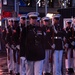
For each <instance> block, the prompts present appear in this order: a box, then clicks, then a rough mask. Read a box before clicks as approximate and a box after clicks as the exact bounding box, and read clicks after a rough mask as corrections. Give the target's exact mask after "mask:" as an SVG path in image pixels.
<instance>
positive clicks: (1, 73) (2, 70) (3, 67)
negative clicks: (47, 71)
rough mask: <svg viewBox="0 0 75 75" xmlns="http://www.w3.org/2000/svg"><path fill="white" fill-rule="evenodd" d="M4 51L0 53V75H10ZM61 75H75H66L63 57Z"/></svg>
mask: <svg viewBox="0 0 75 75" xmlns="http://www.w3.org/2000/svg"><path fill="white" fill-rule="evenodd" d="M6 59H7V58H6V51H3V52H2V51H0V75H10V74H9V73H8V69H7V60H6ZM63 75H75V74H66V72H65V65H64V57H63Z"/></svg>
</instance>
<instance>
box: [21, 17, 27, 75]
mask: <svg viewBox="0 0 75 75" xmlns="http://www.w3.org/2000/svg"><path fill="white" fill-rule="evenodd" d="M26 18H27V17H26V16H21V17H20V75H26V57H25V50H26V48H25V40H26Z"/></svg>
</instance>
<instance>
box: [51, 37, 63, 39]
mask: <svg viewBox="0 0 75 75" xmlns="http://www.w3.org/2000/svg"><path fill="white" fill-rule="evenodd" d="M51 39H53V37H51ZM54 39H62V38H61V37H54Z"/></svg>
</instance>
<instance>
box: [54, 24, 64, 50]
mask: <svg viewBox="0 0 75 75" xmlns="http://www.w3.org/2000/svg"><path fill="white" fill-rule="evenodd" d="M55 29H56V31H57V33H54V43H55V50H63V37H64V36H65V34H64V30H63V29H62V28H61V27H60V25H55Z"/></svg>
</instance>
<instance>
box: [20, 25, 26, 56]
mask: <svg viewBox="0 0 75 75" xmlns="http://www.w3.org/2000/svg"><path fill="white" fill-rule="evenodd" d="M21 28H22V31H21V32H20V35H21V36H20V57H25V56H26V55H25V53H26V52H25V51H26V48H25V41H26V27H25V26H24V27H21Z"/></svg>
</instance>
